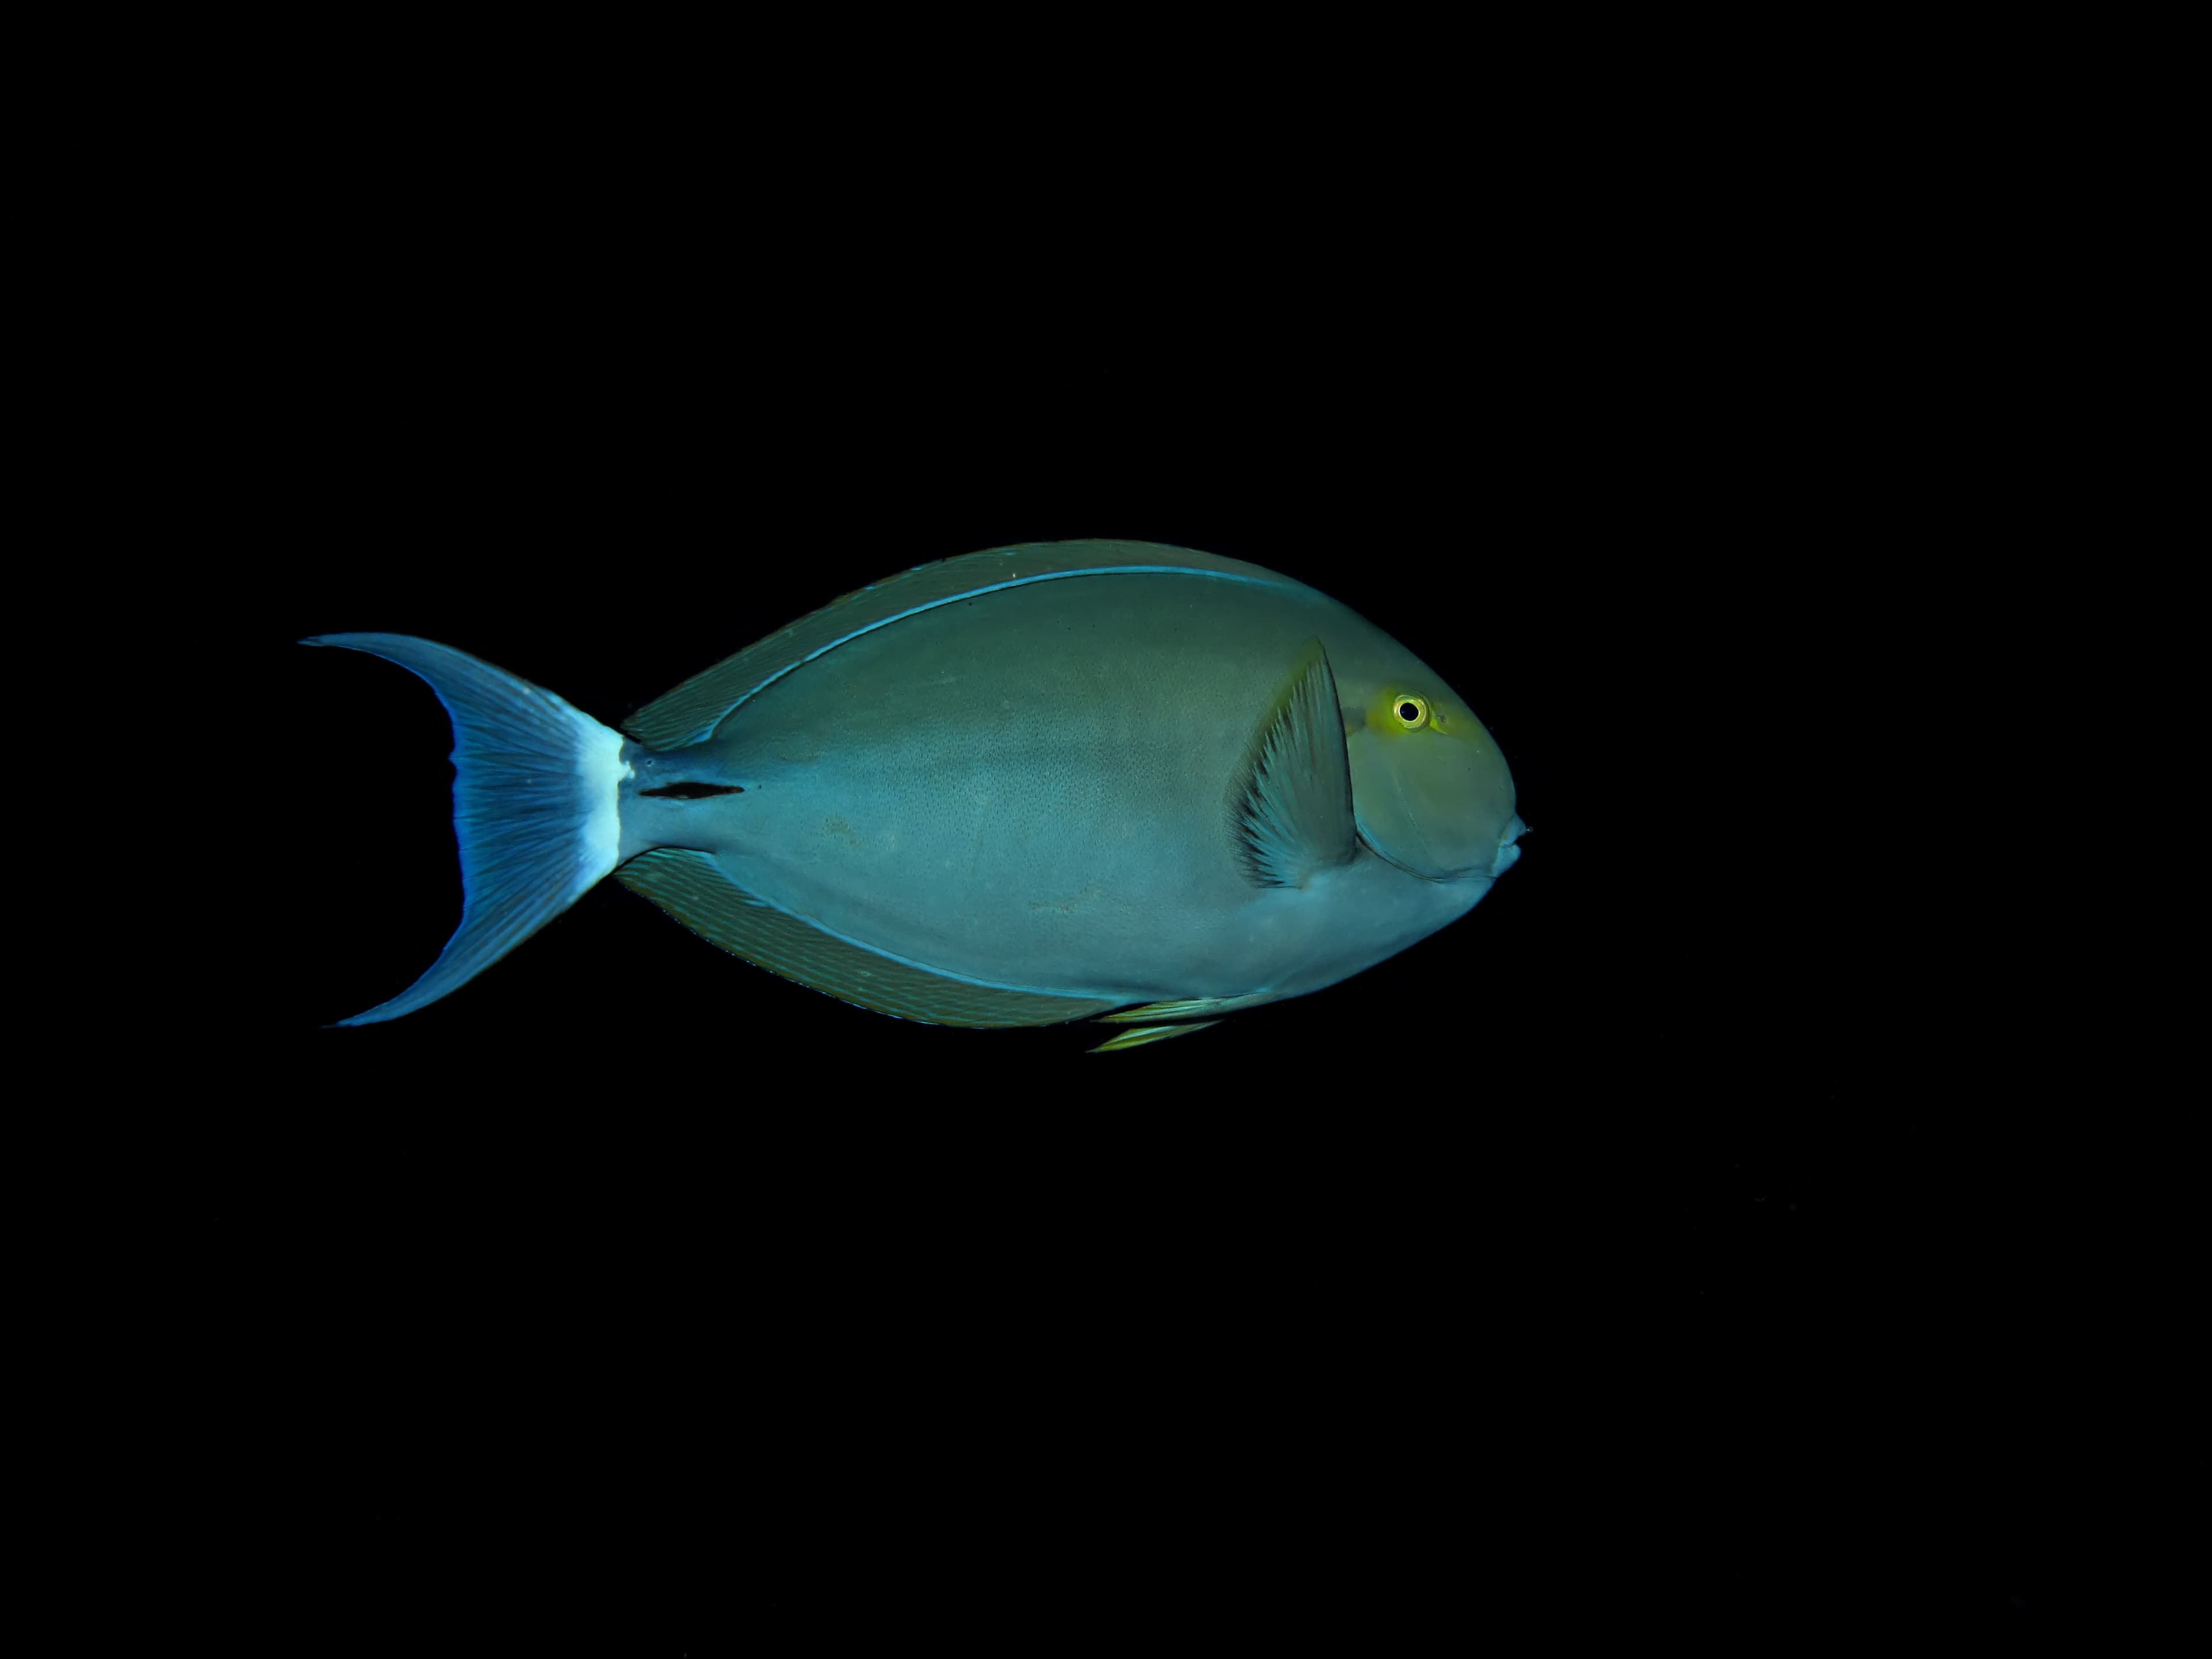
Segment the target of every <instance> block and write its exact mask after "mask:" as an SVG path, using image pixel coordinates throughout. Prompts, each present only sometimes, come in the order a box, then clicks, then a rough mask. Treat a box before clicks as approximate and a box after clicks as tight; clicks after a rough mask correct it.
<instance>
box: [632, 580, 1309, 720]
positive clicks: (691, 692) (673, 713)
mask: <svg viewBox="0 0 2212 1659" xmlns="http://www.w3.org/2000/svg"><path fill="white" fill-rule="evenodd" d="M1149 573H1173V574H1183V575H1192V576H1213V577H1219V578H1225V579H1227V580H1232V581H1249V582H1261V583H1265V584H1266V585H1267V586H1273V587H1296V586H1299V584H1297V583H1296V582H1292V581H1291V580H1289V578H1287V577H1284V576H1278V575H1276V574H1274V573H1273V571H1271V570H1263V569H1261V568H1260V567H1259V566H1258V565H1256V564H1246V563H1244V562H1243V561H1242V560H1238V559H1225V558H1221V557H1218V556H1216V555H1214V554H1212V553H1199V552H1194V551H1193V550H1190V549H1189V548H1187V547H1164V546H1162V545H1160V544H1158V543H1156V542H1103V541H1078V542H1027V543H1024V544H1022V545H1020V546H1018V547H1000V548H994V549H992V550H990V551H989V552H987V553H964V554H963V555H961V556H959V557H958V558H955V559H940V560H939V561H938V562H936V563H935V564H921V565H916V566H915V568H913V569H911V570H908V571H904V572H902V573H901V574H898V575H896V576H886V577H885V578H884V580H881V581H879V582H871V583H869V584H868V585H867V586H866V587H862V588H858V589H855V590H854V592H850V593H848V594H846V595H844V596H843V597H842V599H832V600H831V601H830V602H829V604H828V605H823V607H822V609H820V610H819V611H815V612H813V613H812V614H811V615H809V616H805V617H800V618H799V620H798V621H797V622H795V623H792V624H791V625H790V626H789V627H787V628H781V629H777V630H776V631H775V633H773V634H771V635H769V636H768V637H767V638H766V639H764V640H763V641H760V642H759V643H758V644H756V645H750V646H748V647H745V648H744V650H743V651H740V652H738V654H737V655H736V656H734V657H728V658H725V659H723V660H722V661H720V662H719V663H716V664H715V665H714V666H713V667H712V668H709V669H708V670H706V671H704V672H703V673H698V674H694V675H693V676H692V677H691V678H690V679H688V680H686V681H684V684H681V685H679V686H678V687H676V689H675V690H672V691H670V692H667V693H666V694H665V695H664V696H660V697H658V698H656V699H655V700H654V701H653V702H649V703H647V705H646V706H645V707H644V708H641V709H639V710H638V711H637V713H635V714H633V715H631V716H630V717H629V719H628V720H624V721H623V730H624V731H625V732H629V734H630V736H632V737H634V738H636V739H637V740H638V741H639V742H640V743H641V744H645V745H646V746H647V747H648V748H652V749H679V748H681V747H683V746H684V744H688V743H697V742H699V741H700V740H701V739H702V738H705V737H707V736H708V734H709V733H711V732H713V731H714V728H715V727H716V726H720V724H721V723H722V721H723V720H725V719H726V718H727V717H728V715H729V713H730V711H731V710H732V708H736V707H737V706H738V704H739V703H741V702H744V700H745V699H746V698H747V697H750V696H752V695H753V693H754V692H756V691H757V690H760V689H761V688H762V687H763V686H764V685H767V684H769V683H770V682H771V681H774V680H778V679H781V678H783V676H784V675H786V674H788V673H789V672H790V671H792V670H793V669H794V668H796V667H798V666H799V665H800V664H801V663H803V662H806V661H809V660H811V659H813V658H815V657H818V656H820V655H821V654H822V653H823V652H825V651H828V650H829V649H831V648H832V647H836V646H839V645H842V644H843V643H844V642H845V641H847V640H849V639H851V638H853V637H854V635H860V634H866V633H868V632H869V631H871V630H872V629H878V628H881V627H883V626H884V625H885V624H886V623H894V622H896V621H898V620H899V618H901V617H908V616H912V615H913V614H914V613H915V611H929V610H933V609H935V608H936V607H937V606H939V605H951V604H952V603H954V602H955V601H957V600H960V599H972V598H973V597H974V596H975V595H976V594H978V593H988V592H994V590H996V589H999V588H1002V587H1016V586H1024V585H1026V584H1028V583H1030V582H1036V581H1049V580H1054V578H1057V577H1063V576H1099V575H1115V574H1149Z"/></svg>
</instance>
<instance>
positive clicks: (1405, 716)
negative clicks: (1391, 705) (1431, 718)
mask: <svg viewBox="0 0 2212 1659" xmlns="http://www.w3.org/2000/svg"><path fill="white" fill-rule="evenodd" d="M1398 718H1399V719H1400V720H1419V719H1420V718H1421V706H1420V705H1419V703H1413V702H1401V703H1400V704H1399V705H1398Z"/></svg>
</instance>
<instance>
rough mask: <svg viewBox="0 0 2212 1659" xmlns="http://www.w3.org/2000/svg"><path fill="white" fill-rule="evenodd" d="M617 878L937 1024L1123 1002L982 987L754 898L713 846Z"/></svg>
mask: <svg viewBox="0 0 2212 1659" xmlns="http://www.w3.org/2000/svg"><path fill="white" fill-rule="evenodd" d="M615 879H616V880H617V881H618V882H620V883H622V884H623V886H625V887H627V888H629V890H631V891H632V892H634V893H642V894H643V895H644V896H646V897H647V898H649V899H651V900H652V901H653V902H654V903H655V904H657V905H659V907H660V908H662V909H664V910H665V911H667V912H668V914H669V915H671V916H673V917H675V918H676V920H677V921H680V922H682V923H683V924H684V926H685V927H689V928H690V930H691V931H692V932H693V933H696V934H698V935H699V937H700V938H702V939H706V940H707V941H708V943H710V944H714V945H720V946H721V947H722V949H724V950H725V951H729V952H730V953H731V955H732V956H739V957H744V959H745V960H746V961H747V962H750V963H754V964H755V965H756V966H757V967H762V968H765V969H768V970H769V972H770V973H772V974H781V975H782V976H783V977H784V978H786V979H790V980H796V981H799V983H800V984H801V985H804V986H807V987H810V988H811V989H813V990H817V991H820V992H822V993H823V994H825V995H828V996H833V997H836V998H838V999H839V1000H842V1001H845V1002H849V1003H852V1004H854V1006H858V1007H861V1008H872V1009H873V1010H874V1011H875V1012H878V1013H879V1014H892V1015H896V1017H897V1018H900V1019H915V1020H921V1021H923V1022H925V1023H927V1024H931V1025H1056V1024H1059V1023H1060V1021H1062V1020H1068V1019H1082V1018H1085V1017H1086V1016H1088V1015H1091V1014H1102V1013H1104V1012H1106V1011H1107V1010H1108V1009H1109V1008H1118V1007H1120V1006H1121V1004H1120V1003H1119V1002H1115V1001H1113V1000H1104V999H1100V998H1097V997H1079V996H1077V997H1065V996H1054V995H1050V994H1047V993H1044V992H1041V991H1016V990H1008V989H1006V988H1005V987H1001V986H996V985H976V984H974V983H972V982H970V981H967V980H961V979H948V978H947V977H945V975H942V974H936V973H932V972H931V971H930V970H929V969H927V968H918V967H915V966H914V965H913V964H912V963H904V962H899V961H896V960H894V959H893V958H891V957H881V956H878V955H877V954H876V953H875V952H874V951H867V950H863V949H862V948H861V947H860V946H859V945H850V944H848V943H847V942H846V941H845V940H843V939H838V938H836V936H835V935H834V934H829V933H823V931H822V930H821V929H820V928H818V927H815V926H813V925H812V924H811V923H810V922H806V921H801V920H800V919H799V917H797V916H794V915H790V914H789V913H788V912H787V911H783V910H779V909H776V908H775V907H774V906H773V905H770V904H768V903H766V902H763V900H760V899H757V898H755V897H754V896H752V895H751V894H750V893H748V892H746V891H745V890H744V889H743V888H742V887H740V886H738V884H737V883H735V882H733V881H732V880H731V879H730V878H729V877H728V876H727V875H726V874H725V873H724V872H723V870H722V866H720V865H719V864H717V863H716V862H715V861H714V855H713V854H710V853H701V852H695V851H691V850H690V849H688V848H675V847H660V848H654V849H653V851H652V852H650V853H646V854H641V855H640V856H638V857H636V858H634V859H632V860H630V861H629V863H628V864H625V865H623V866H622V867H621V868H620V869H618V870H617V871H616V872H615Z"/></svg>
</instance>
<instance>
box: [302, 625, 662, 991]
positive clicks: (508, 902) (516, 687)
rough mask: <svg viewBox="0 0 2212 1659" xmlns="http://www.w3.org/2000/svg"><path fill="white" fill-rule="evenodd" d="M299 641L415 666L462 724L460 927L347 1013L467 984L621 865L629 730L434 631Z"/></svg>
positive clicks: (457, 730) (456, 827)
mask: <svg viewBox="0 0 2212 1659" xmlns="http://www.w3.org/2000/svg"><path fill="white" fill-rule="evenodd" d="M301 644H302V645H341V646H343V647H346V649H348V650H349V651H366V652H368V653H369V654H370V655H372V656H377V657H382V658H383V659H385V660H386V661H387V662H396V663H398V665H400V666H401V667H402V668H405V669H409V670H411V671H413V672H415V673H416V674H419V675H421V676H422V678H424V679H425V680H428V682H429V683H430V689H431V690H433V691H435V692H436V693H437V694H438V701H439V702H441V703H443V704H445V705H446V712H447V714H449V715H451V716H452V717H453V831H454V834H455V835H456V836H458V837H459V840H460V843H461V925H460V926H459V927H457V928H455V929H454V930H453V938H451V939H447V941H446V948H445V949H444V950H443V951H440V952H439V953H438V959H437V961H435V963H431V964H430V968H429V970H428V972H426V973H425V974H424V975H422V978H420V979H418V980H416V981H415V982H414V984H412V985H410V986H409V987H407V988H406V989H405V990H404V991H402V992H401V993H400V994H398V996H396V997H394V998H392V1000H391V1001H389V1002H380V1003H379V1004H377V1006H375V1007H374V1008H371V1009H369V1010H368V1012H366V1013H359V1014H356V1015H355V1016H354V1017H353V1018H351V1019H342V1020H340V1021H339V1022H338V1024H341V1025H371V1024H375V1023H376V1022H377V1021H379V1020H386V1019H397V1018H399V1017H400V1015H402V1014H411V1013H413V1012H415V1010H416V1009H417V1008H421V1007H424V1006H427V1005H428V1004H430V1003H433V1002H435V1001H436V1000H438V999H439V998H440V997H441V996H444V995H445V994H447V992H449V991H457V990H459V988H460V987H462V986H464V985H465V984H467V983H468V982H469V981H471V980H472V979H474V978H475V977H476V976H477V975H478V974H480V973H482V972H483V970H484V969H487V968H489V967H490V966H491V965H492V963H495V962H497V961H498V960H499V959H500V958H501V957H503V956H505V955H506V954H507V952H508V951H512V950H513V948H514V947H515V946H516V945H520V944H521V943H522V941H523V940H525V939H528V938H529V937H530V936H531V935H532V933H536V932H537V931H538V929H539V928H540V927H544V925H545V924H546V923H547V922H549V921H552V920H553V918H554V917H556V916H557V915H560V914H561V913H562V911H563V910H565V909H567V908H568V907H569V906H570V905H572V904H574V902H576V901H577V900H578V899H579V898H580V897H582V896H583V895H584V892H585V890H586V889H587V888H589V887H591V886H592V884H594V883H595V882H597V881H598V880H599V878H601V877H602V876H605V874H606V873H607V872H609V871H611V870H612V869H613V868H614V867H615V862H616V849H617V848H618V847H619V846H620V844H621V842H622V826H621V822H620V798H619V795H618V793H617V791H618V788H619V786H620V784H621V781H622V779H623V776H624V775H625V774H626V772H627V770H628V769H627V767H626V766H625V765H624V763H623V758H622V749H623V736H622V733H621V732H616V731H612V730H610V729H609V728H608V727H606V726H602V725H600V724H599V722H598V721H597V720H593V719H592V717H591V716H590V715H588V714H583V713H581V712H580V710H578V709H575V708H571V707H569V705H568V703H566V702H563V701H562V699H560V698H559V697H556V696H554V695H553V694H552V693H551V692H550V691H544V690H539V689H538V687H537V686H534V685H532V684H530V683H529V682H528V681H527V680H522V679H518V678H515V677H514V676H513V675H512V674H509V673H507V672H506V671H504V670H501V669H497V668H494V667H493V666H492V665H490V664H489V663H485V662H478V661H477V659H475V658H474V657H471V656H469V655H468V654H466V653H464V652H459V651H455V650H453V649H452V648H451V647H447V646H442V645H433V644H432V643H431V642H430V641H428V640H418V639H412V638H410V637H409V636H408V635H404V634H323V635H317V636H316V637H314V638H313V639H308V640H302V641H301Z"/></svg>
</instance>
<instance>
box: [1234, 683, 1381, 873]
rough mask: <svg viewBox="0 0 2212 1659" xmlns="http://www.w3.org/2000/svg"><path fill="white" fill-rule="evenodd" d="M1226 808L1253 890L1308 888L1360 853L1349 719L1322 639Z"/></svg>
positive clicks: (1268, 722) (1254, 747) (1287, 690)
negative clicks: (1347, 742)
mask: <svg viewBox="0 0 2212 1659" xmlns="http://www.w3.org/2000/svg"><path fill="white" fill-rule="evenodd" d="M1229 807H1230V814H1231V830H1232V832H1233V835H1234V836H1235V841H1236V845H1237V857H1238V859H1239V860H1240V861H1241V862H1242V863H1243V866H1244V874H1245V876H1246V878H1248V879H1249V881H1250V882H1251V883H1252V884H1253V885H1255V887H1303V886H1304V885H1305V884H1306V883H1307V882H1308V881H1309V880H1310V879H1311V878H1312V877H1313V876H1314V874H1315V873H1316V872H1317V871H1320V870H1322V869H1324V868H1326V867H1327V866H1330V865H1334V864H1342V863H1344V862H1346V860H1349V859H1350V858H1351V857H1352V854H1353V852H1354V851H1355V850H1356V849H1357V848H1358V837H1359V830H1358V825H1357V824H1356V823H1354V822H1353V820H1352V762H1351V759H1350V757H1348V756H1347V755H1346V753H1345V750H1344V713H1343V711H1342V710H1341V709H1340V708H1338V707H1337V701H1336V676H1335V675H1334V673H1333V672H1331V671H1330V669H1329V665H1328V652H1326V651H1324V650H1322V643H1321V641H1319V640H1311V641H1308V642H1307V644H1306V648H1305V653H1304V655H1303V656H1302V657H1301V658H1300V659H1299V661H1298V665H1297V668H1296V669H1295V670H1293V671H1292V672H1291V677H1290V678H1289V679H1288V680H1287V681H1285V684H1284V686H1283V689H1282V690H1281V691H1280V692H1279V693H1277V695H1276V697H1275V701H1274V704H1273V708H1270V709H1269V711H1268V713H1267V718H1266V719H1264V720H1261V722H1260V728H1259V730H1258V731H1256V732H1254V733H1253V734H1252V744H1251V747H1250V748H1249V750H1247V751H1246V753H1245V757H1244V766H1243V771H1242V773H1241V774H1240V775H1238V777H1237V783H1236V786H1235V787H1234V788H1233V789H1231V792H1230V796H1229Z"/></svg>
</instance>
